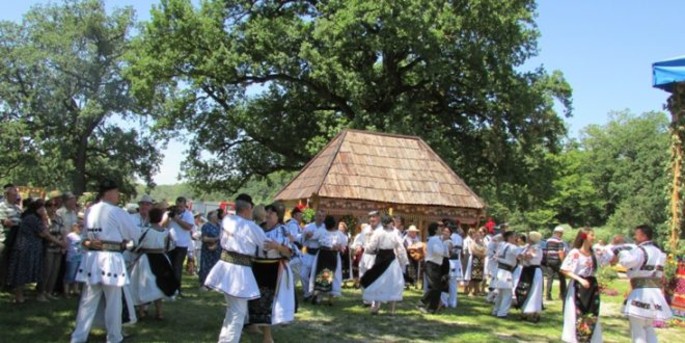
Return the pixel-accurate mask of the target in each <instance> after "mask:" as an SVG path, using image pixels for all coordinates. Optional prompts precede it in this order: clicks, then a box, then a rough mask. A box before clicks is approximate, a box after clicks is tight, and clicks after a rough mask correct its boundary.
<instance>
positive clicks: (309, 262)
mask: <svg viewBox="0 0 685 343" xmlns="http://www.w3.org/2000/svg"><path fill="white" fill-rule="evenodd" d="M313 264H314V255H311V254H309V253H307V254H304V255H303V256H302V265H301V266H300V282H302V290H304V296H305V297H308V296H310V295H311V294H310V292H309V277H310V275H309V274H311V273H312V268H313Z"/></svg>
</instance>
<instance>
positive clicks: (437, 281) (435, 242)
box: [418, 222, 450, 313]
mask: <svg viewBox="0 0 685 343" xmlns="http://www.w3.org/2000/svg"><path fill="white" fill-rule="evenodd" d="M428 235H429V236H430V238H429V239H428V244H427V247H426V258H425V259H426V272H425V276H424V278H425V279H426V283H427V285H426V287H425V292H424V294H423V297H422V298H421V300H420V301H419V305H418V308H419V310H420V311H421V312H423V313H436V312H437V311H438V310H439V309H440V301H441V299H440V295H441V293H442V292H443V291H445V290H446V289H447V288H448V286H447V283H448V282H447V278H449V259H448V257H449V256H450V252H449V244H444V243H443V241H445V240H449V235H447V236H446V235H444V234H443V233H442V232H441V231H440V230H439V226H438V223H435V222H433V223H431V224H430V225H428Z"/></svg>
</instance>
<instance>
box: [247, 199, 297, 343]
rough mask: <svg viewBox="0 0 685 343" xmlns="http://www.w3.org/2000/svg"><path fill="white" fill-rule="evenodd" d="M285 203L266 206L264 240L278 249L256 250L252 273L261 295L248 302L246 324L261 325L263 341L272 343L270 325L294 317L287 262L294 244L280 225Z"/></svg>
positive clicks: (292, 281) (292, 291)
mask: <svg viewBox="0 0 685 343" xmlns="http://www.w3.org/2000/svg"><path fill="white" fill-rule="evenodd" d="M284 214H285V206H283V204H282V203H280V202H275V203H273V204H271V205H268V206H266V222H265V224H264V227H263V229H264V234H265V235H266V238H267V241H271V242H274V243H276V244H278V246H277V249H273V250H263V249H261V250H258V251H257V254H256V256H257V257H256V258H255V259H254V260H253V263H252V272H253V273H254V277H255V279H256V280H257V284H258V285H259V292H260V293H261V295H262V296H261V298H259V299H254V300H250V301H249V302H248V314H249V323H250V324H254V325H258V326H261V327H262V328H263V332H264V338H263V341H264V342H272V341H273V337H272V335H271V326H272V325H279V324H286V323H289V322H292V321H293V320H294V319H295V280H294V279H293V275H292V271H291V270H290V266H289V264H288V259H289V258H290V256H292V251H293V248H292V246H293V243H292V240H291V238H290V236H289V234H288V230H287V229H286V227H285V225H283V215H284Z"/></svg>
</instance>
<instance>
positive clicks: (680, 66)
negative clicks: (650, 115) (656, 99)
mask: <svg viewBox="0 0 685 343" xmlns="http://www.w3.org/2000/svg"><path fill="white" fill-rule="evenodd" d="M652 72H653V75H654V77H653V85H654V87H656V88H660V89H663V90H665V91H667V92H669V93H673V90H674V86H675V85H676V84H677V83H680V82H685V56H680V57H676V58H671V59H668V60H665V61H660V62H655V63H654V64H652Z"/></svg>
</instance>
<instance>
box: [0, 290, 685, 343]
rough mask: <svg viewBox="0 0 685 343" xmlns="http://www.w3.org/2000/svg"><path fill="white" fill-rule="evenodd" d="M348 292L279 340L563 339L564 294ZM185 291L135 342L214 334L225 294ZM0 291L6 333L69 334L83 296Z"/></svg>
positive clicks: (672, 334)
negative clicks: (428, 300)
mask: <svg viewBox="0 0 685 343" xmlns="http://www.w3.org/2000/svg"><path fill="white" fill-rule="evenodd" d="M611 287H613V288H615V289H617V290H619V294H620V295H619V296H616V297H608V296H603V298H602V313H601V315H602V319H601V320H602V323H603V327H604V341H605V342H629V341H630V332H629V330H628V321H627V319H626V318H624V317H623V316H621V315H620V313H619V311H620V305H621V302H622V300H623V293H624V291H625V290H626V289H627V283H626V281H625V280H618V281H616V282H615V283H614V284H612V286H611ZM343 293H344V296H343V297H342V298H340V299H338V300H337V301H336V302H335V304H334V305H333V306H332V307H330V306H327V305H312V304H302V303H301V304H300V311H299V312H298V313H297V315H296V319H297V320H296V321H295V322H294V323H292V324H290V325H287V326H282V327H278V328H275V329H274V337H275V340H276V342H298V343H306V342H474V343H475V342H524V341H525V342H559V341H560V336H561V326H562V324H561V322H562V317H561V306H562V305H561V301H559V300H555V301H553V302H551V303H547V304H546V306H547V309H546V311H545V312H544V315H543V317H542V320H541V321H540V323H538V324H533V323H528V322H522V321H519V320H518V311H516V310H512V311H511V313H510V319H507V320H501V319H497V318H494V317H491V316H490V310H491V305H490V304H487V303H486V302H485V301H484V299H482V298H471V297H465V296H460V297H459V306H458V308H457V309H456V310H446V311H445V312H443V313H442V314H439V315H424V314H421V313H420V312H419V311H418V310H417V309H416V308H415V305H416V304H417V302H418V299H419V297H420V295H421V293H420V291H416V290H409V291H406V292H405V299H404V301H403V302H402V303H401V304H399V306H398V308H397V315H396V316H395V317H391V316H389V315H388V314H387V313H386V312H385V311H384V310H385V308H383V309H382V310H381V314H380V315H378V316H371V315H370V314H369V313H368V309H367V308H365V307H363V306H362V304H361V292H360V291H359V290H353V289H348V290H344V292H343ZM184 294H185V296H184V298H182V299H179V300H177V301H174V302H166V303H165V304H164V315H165V320H164V321H156V320H154V319H147V318H146V319H144V320H142V321H141V322H139V323H137V324H136V325H134V326H132V327H129V328H126V329H125V330H126V331H127V332H128V333H131V334H133V336H132V337H131V339H130V340H129V342H215V341H216V340H217V337H218V334H219V330H220V326H221V322H222V321H223V316H224V311H225V307H224V299H223V297H222V296H221V295H220V294H218V293H215V292H199V291H198V290H197V281H196V279H195V278H193V277H186V278H185V279H184ZM9 299H10V297H9V295H8V294H2V295H0V306H1V307H2V310H0V337H1V339H0V341H2V342H38V341H52V342H54V341H59V342H65V341H68V338H69V334H70V333H71V331H72V330H73V326H74V318H75V314H76V307H77V305H78V304H77V300H76V299H62V300H58V301H51V302H49V303H39V302H36V301H35V300H29V301H28V302H27V303H26V304H23V305H14V304H10V303H9ZM657 332H658V335H659V339H660V341H661V342H675V341H680V338H679V336H680V337H682V336H683V334H685V330H683V329H673V328H670V329H659V330H658V331H657ZM104 340H105V333H104V331H103V330H94V331H93V334H91V337H90V341H91V342H104ZM242 342H255V343H256V342H261V337H260V336H259V335H254V334H248V333H245V334H244V335H243V339H242Z"/></svg>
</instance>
